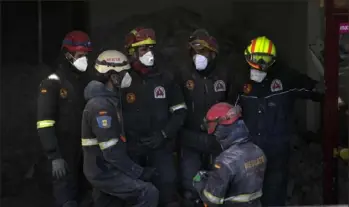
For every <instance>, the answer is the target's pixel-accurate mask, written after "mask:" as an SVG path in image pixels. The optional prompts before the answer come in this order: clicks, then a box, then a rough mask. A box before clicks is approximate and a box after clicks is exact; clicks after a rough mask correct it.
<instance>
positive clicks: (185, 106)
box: [170, 103, 187, 113]
mask: <svg viewBox="0 0 349 207" xmlns="http://www.w3.org/2000/svg"><path fill="white" fill-rule="evenodd" d="M179 109H187V105H186V104H185V103H181V104H177V105H174V106H171V107H170V112H171V113H173V112H175V111H177V110H179Z"/></svg>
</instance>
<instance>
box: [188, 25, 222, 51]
mask: <svg viewBox="0 0 349 207" xmlns="http://www.w3.org/2000/svg"><path fill="white" fill-rule="evenodd" d="M189 48H193V49H194V50H195V51H196V52H198V53H200V50H202V49H205V48H207V49H209V50H211V51H213V52H215V53H218V43H217V40H216V39H215V38H214V37H212V36H211V35H210V34H209V33H208V32H207V31H206V30H204V29H197V30H195V31H194V32H193V33H192V34H191V35H190V37H189Z"/></svg>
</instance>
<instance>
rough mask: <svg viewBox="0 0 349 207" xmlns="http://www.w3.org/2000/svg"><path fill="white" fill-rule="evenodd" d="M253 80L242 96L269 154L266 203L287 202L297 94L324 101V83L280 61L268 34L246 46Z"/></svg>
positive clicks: (253, 127) (256, 136)
mask: <svg viewBox="0 0 349 207" xmlns="http://www.w3.org/2000/svg"><path fill="white" fill-rule="evenodd" d="M245 58H246V61H247V63H248V65H249V66H250V70H249V71H250V80H248V81H247V82H246V84H245V85H244V88H243V94H242V95H241V98H240V103H241V107H242V110H243V117H244V120H245V122H246V125H247V127H248V129H249V130H250V135H251V137H252V141H253V142H254V143H255V144H257V145H258V146H259V147H260V148H261V149H262V150H263V151H264V153H265V154H266V156H267V158H268V166H267V171H266V175H265V180H264V188H263V197H262V204H263V205H265V206H283V205H285V202H286V195H287V174H288V160H289V156H290V150H289V147H290V146H289V143H290V138H291V135H292V109H293V103H294V101H295V99H296V98H304V99H312V100H314V101H321V99H322V97H323V95H322V93H323V90H324V87H322V86H323V85H322V84H319V83H318V82H317V81H315V80H312V79H311V78H309V77H308V76H306V75H303V74H301V73H299V72H297V71H295V70H291V69H289V68H288V67H285V66H282V65H278V64H277V63H275V61H276V47H275V45H274V44H273V42H272V41H271V40H269V39H268V38H267V37H264V36H261V37H257V38H255V39H253V40H252V41H251V44H250V45H249V46H248V47H247V48H246V50H245Z"/></svg>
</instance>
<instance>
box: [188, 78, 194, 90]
mask: <svg viewBox="0 0 349 207" xmlns="http://www.w3.org/2000/svg"><path fill="white" fill-rule="evenodd" d="M194 86H195V84H194V81H193V80H188V81H187V83H186V87H187V88H188V89H189V90H193V89H194Z"/></svg>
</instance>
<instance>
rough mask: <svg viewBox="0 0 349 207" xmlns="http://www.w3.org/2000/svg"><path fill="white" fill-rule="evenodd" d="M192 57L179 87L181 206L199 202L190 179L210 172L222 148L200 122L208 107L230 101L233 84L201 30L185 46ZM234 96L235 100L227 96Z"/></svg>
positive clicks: (209, 38)
mask: <svg viewBox="0 0 349 207" xmlns="http://www.w3.org/2000/svg"><path fill="white" fill-rule="evenodd" d="M188 48H189V55H190V57H191V58H192V60H193V61H192V62H191V65H190V67H189V68H188V69H186V70H183V71H181V74H180V76H179V84H180V86H181V87H182V90H183V94H184V98H185V101H186V105H187V106H188V112H187V118H186V120H185V122H184V126H183V128H182V129H181V130H180V136H179V137H180V148H181V149H180V151H181V152H180V166H181V167H180V171H181V182H182V183H181V184H182V191H183V199H184V200H183V206H185V207H191V206H195V205H197V204H196V202H197V201H199V200H200V198H199V195H198V194H197V193H196V191H195V189H194V188H193V186H192V179H193V177H194V176H195V174H196V173H197V172H198V171H199V170H201V169H206V170H207V169H209V165H210V160H211V159H212V160H214V157H215V156H217V155H218V154H219V153H220V152H221V151H222V149H221V147H220V145H219V143H218V142H217V140H216V139H215V138H214V136H213V135H211V134H207V133H206V132H204V131H203V130H202V129H201V124H202V119H203V117H205V114H206V112H207V111H208V109H210V107H211V106H212V105H214V104H216V103H218V102H222V101H228V100H232V99H234V98H235V97H236V95H237V93H233V94H232V92H233V91H232V88H233V85H232V83H231V81H230V79H231V77H230V73H229V70H228V69H230V68H228V66H227V65H224V62H221V61H220V60H219V59H218V57H217V56H218V44H217V41H216V39H215V38H214V37H212V36H210V34H209V33H208V32H207V31H206V30H204V29H198V30H195V31H194V32H193V33H192V34H191V36H190V38H189V43H188ZM231 95H234V96H235V97H230V98H228V96H231Z"/></svg>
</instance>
